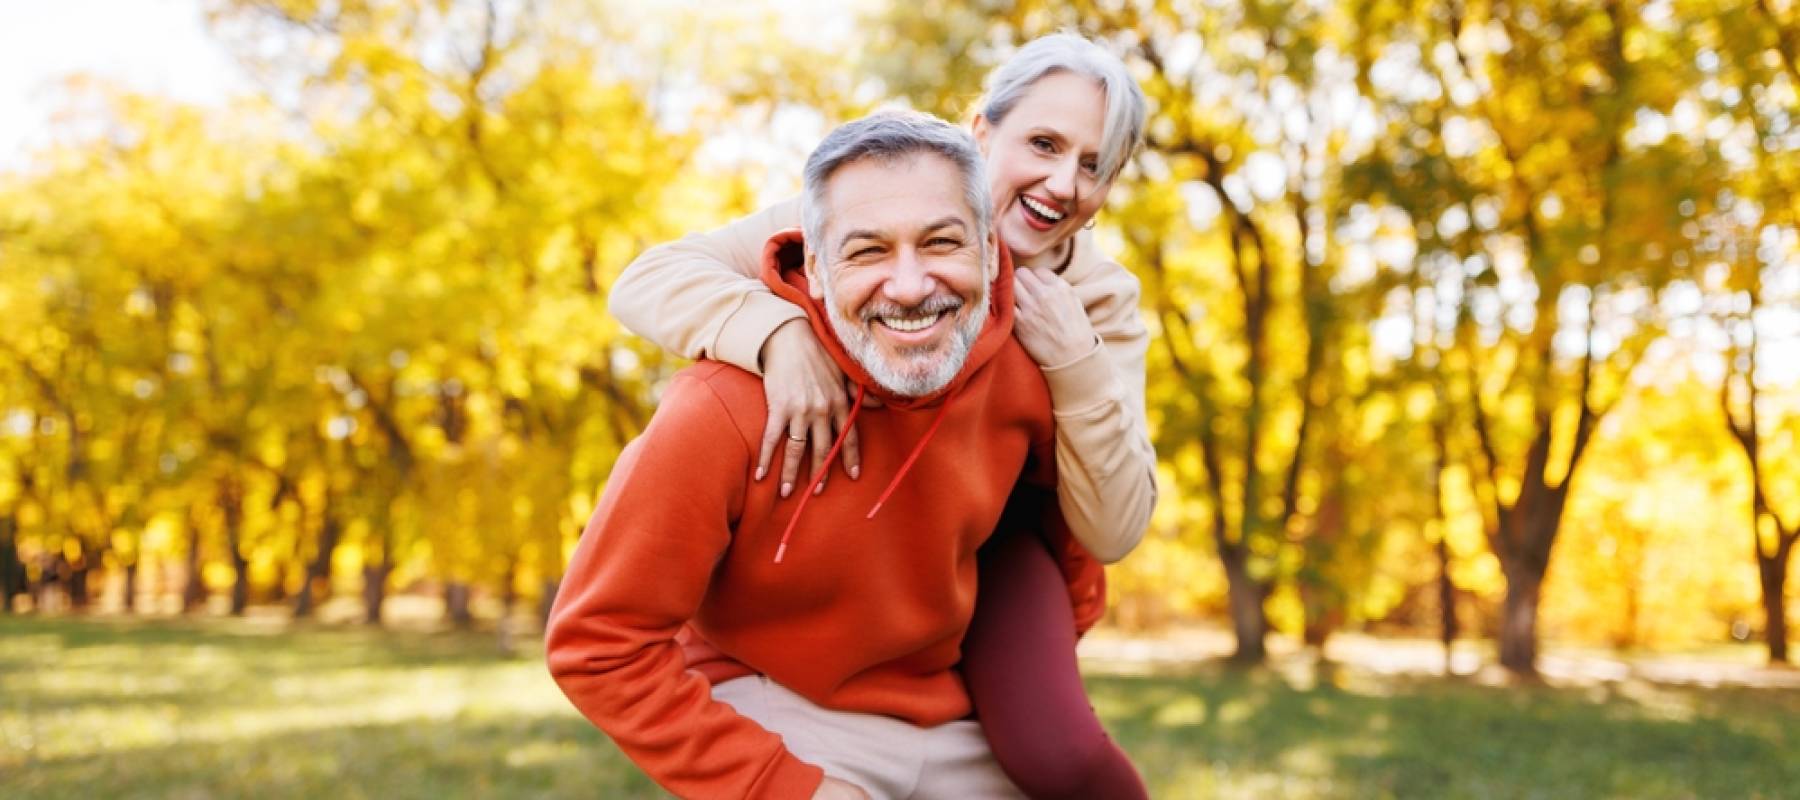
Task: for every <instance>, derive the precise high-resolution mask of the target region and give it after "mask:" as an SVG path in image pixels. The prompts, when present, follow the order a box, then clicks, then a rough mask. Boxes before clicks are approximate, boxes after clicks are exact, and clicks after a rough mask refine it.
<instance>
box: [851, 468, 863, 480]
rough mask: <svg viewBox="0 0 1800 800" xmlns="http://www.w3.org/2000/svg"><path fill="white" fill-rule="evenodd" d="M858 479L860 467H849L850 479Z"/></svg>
mask: <svg viewBox="0 0 1800 800" xmlns="http://www.w3.org/2000/svg"><path fill="white" fill-rule="evenodd" d="M860 477H862V467H859V466H856V465H854V464H852V465H851V466H850V478H851V479H852V480H855V479H857V478H860Z"/></svg>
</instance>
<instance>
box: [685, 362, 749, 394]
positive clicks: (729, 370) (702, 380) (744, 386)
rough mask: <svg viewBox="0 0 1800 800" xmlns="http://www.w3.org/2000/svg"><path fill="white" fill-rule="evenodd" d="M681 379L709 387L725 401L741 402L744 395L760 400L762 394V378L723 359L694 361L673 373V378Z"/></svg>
mask: <svg viewBox="0 0 1800 800" xmlns="http://www.w3.org/2000/svg"><path fill="white" fill-rule="evenodd" d="M683 379H685V380H688V381H691V382H694V383H698V384H701V385H703V386H705V387H707V388H708V389H711V390H712V392H713V393H714V394H716V395H718V396H719V399H720V400H721V401H724V402H726V403H733V402H741V401H742V400H743V399H744V398H746V397H748V398H750V399H754V400H760V399H761V398H762V396H763V388H762V378H760V377H757V376H756V375H752V374H750V373H749V372H745V371H744V370H743V368H741V367H737V366H734V365H731V364H727V363H725V362H723V361H713V360H711V359H701V360H699V361H696V362H694V363H692V364H690V365H688V366H686V367H683V368H682V369H681V371H679V372H676V373H675V380H683Z"/></svg>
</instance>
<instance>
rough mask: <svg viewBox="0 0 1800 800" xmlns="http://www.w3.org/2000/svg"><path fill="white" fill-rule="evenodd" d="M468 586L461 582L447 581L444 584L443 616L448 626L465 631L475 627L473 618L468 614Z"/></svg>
mask: <svg viewBox="0 0 1800 800" xmlns="http://www.w3.org/2000/svg"><path fill="white" fill-rule="evenodd" d="M470 594H471V592H470V591H469V584H467V583H464V582H462V581H449V582H446V583H445V584H444V616H445V618H447V619H449V620H450V624H451V625H454V626H456V627H457V628H460V629H464V630H467V629H468V628H471V627H473V626H474V625H475V616H474V615H473V614H471V613H469V595H470Z"/></svg>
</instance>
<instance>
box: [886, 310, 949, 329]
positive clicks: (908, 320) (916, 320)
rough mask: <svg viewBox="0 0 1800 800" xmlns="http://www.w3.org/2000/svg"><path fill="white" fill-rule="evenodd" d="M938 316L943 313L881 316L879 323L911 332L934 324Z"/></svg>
mask: <svg viewBox="0 0 1800 800" xmlns="http://www.w3.org/2000/svg"><path fill="white" fill-rule="evenodd" d="M940 316H943V315H942V314H932V315H931V316H928V317H882V318H881V324H883V325H886V326H888V327H890V328H893V329H894V330H897V331H901V332H903V333H911V332H913V331H922V330H925V329H926V328H929V327H931V326H933V325H936V324H937V321H938V317H940Z"/></svg>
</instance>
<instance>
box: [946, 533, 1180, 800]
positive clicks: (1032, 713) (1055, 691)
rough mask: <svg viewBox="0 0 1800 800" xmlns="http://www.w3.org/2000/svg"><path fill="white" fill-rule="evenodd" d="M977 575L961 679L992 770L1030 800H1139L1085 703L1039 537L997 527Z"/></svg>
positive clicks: (1065, 600)
mask: <svg viewBox="0 0 1800 800" xmlns="http://www.w3.org/2000/svg"><path fill="white" fill-rule="evenodd" d="M980 569H981V578H980V580H981V583H980V592H979V594H978V595H977V596H976V600H975V618H974V620H973V621H972V622H971V623H970V624H969V633H968V636H967V638H965V639H964V640H963V663H962V671H963V678H964V680H966V681H967V682H968V686H969V696H970V698H971V699H972V700H973V701H974V703H975V714H976V716H977V717H978V718H979V719H980V720H981V727H982V730H983V731H984V732H985V733H986V734H987V740H988V745H989V746H990V747H992V748H993V750H994V757H995V758H996V759H997V760H999V762H1000V767H1001V769H1003V770H1005V771H1006V774H1007V776H1008V777H1010V778H1012V779H1013V782H1014V783H1016V784H1018V786H1019V788H1020V789H1021V790H1023V791H1024V792H1025V794H1027V795H1029V796H1031V797H1032V798H1036V799H1037V800H1050V799H1051V798H1071V800H1073V799H1074V798H1084V799H1091V800H1113V798H1120V799H1121V800H1138V799H1139V798H1146V797H1148V795H1147V794H1146V793H1145V791H1144V782H1143V780H1142V779H1140V778H1139V777H1138V774H1137V770H1136V769H1133V768H1132V766H1131V761H1130V760H1129V759H1127V758H1126V757H1125V753H1124V751H1122V750H1120V749H1119V746H1118V745H1116V744H1114V743H1113V741H1112V739H1111V738H1109V737H1107V735H1106V731H1105V729H1103V728H1101V727H1100V720H1099V718H1098V717H1095V716H1094V708H1093V706H1091V705H1089V704H1088V699H1087V690H1086V689H1085V688H1083V687H1082V685H1081V673H1080V670H1079V669H1078V667H1077V665H1076V663H1075V612H1074V610H1073V609H1072V608H1071V607H1070V605H1069V593H1068V589H1067V588H1066V585H1065V584H1064V582H1063V574H1062V570H1061V569H1060V568H1059V567H1058V566H1057V564H1056V561H1055V559H1054V558H1052V557H1051V555H1050V550H1049V548H1048V547H1047V546H1046V545H1045V544H1044V541H1043V539H1042V538H1040V537H1039V536H1037V535H1035V534H1034V533H1032V532H1030V531H1028V530H1019V529H1016V528H1012V526H1007V525H1002V527H1001V530H1000V531H998V532H996V533H995V534H994V537H993V539H992V540H990V541H989V542H988V543H987V544H986V545H984V546H983V547H982V549H981V552H980Z"/></svg>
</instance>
